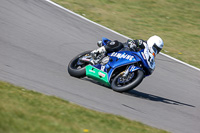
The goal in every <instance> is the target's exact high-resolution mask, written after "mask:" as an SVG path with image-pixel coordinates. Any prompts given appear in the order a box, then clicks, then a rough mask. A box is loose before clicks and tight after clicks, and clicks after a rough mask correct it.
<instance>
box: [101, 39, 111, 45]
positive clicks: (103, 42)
mask: <svg viewBox="0 0 200 133" xmlns="http://www.w3.org/2000/svg"><path fill="white" fill-rule="evenodd" d="M108 41H111V40H109V39H108V38H105V37H102V46H105V45H107V42H108Z"/></svg>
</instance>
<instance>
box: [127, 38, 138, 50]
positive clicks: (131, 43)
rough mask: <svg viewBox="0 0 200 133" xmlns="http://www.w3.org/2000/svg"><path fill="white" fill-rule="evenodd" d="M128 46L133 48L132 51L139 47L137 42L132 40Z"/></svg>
mask: <svg viewBox="0 0 200 133" xmlns="http://www.w3.org/2000/svg"><path fill="white" fill-rule="evenodd" d="M127 44H128V46H129V48H131V49H135V48H136V47H137V46H136V42H135V41H134V40H131V39H129V40H127Z"/></svg>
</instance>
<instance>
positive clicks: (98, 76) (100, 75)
mask: <svg viewBox="0 0 200 133" xmlns="http://www.w3.org/2000/svg"><path fill="white" fill-rule="evenodd" d="M85 69H86V76H87V77H89V78H92V79H94V80H96V81H98V82H100V83H103V84H105V85H106V86H109V87H110V83H109V81H108V74H107V73H106V72H104V71H101V70H99V69H97V68H95V67H93V66H91V65H88V66H86V67H85Z"/></svg>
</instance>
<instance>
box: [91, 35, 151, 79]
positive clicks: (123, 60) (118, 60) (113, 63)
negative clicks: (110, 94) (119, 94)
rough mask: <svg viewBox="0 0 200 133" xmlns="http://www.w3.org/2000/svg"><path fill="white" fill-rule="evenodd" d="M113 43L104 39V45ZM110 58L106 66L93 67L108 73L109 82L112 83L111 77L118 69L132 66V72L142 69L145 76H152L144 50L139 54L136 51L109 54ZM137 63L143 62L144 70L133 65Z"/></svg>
mask: <svg viewBox="0 0 200 133" xmlns="http://www.w3.org/2000/svg"><path fill="white" fill-rule="evenodd" d="M108 41H111V40H109V39H107V38H105V37H102V45H103V46H105V45H107V42H108ZM108 56H109V57H110V61H109V62H108V63H107V64H106V65H101V64H97V65H93V66H94V67H95V68H98V69H99V70H101V71H103V72H106V73H108V80H109V81H110V78H111V75H112V73H113V72H114V70H115V69H116V68H119V67H121V66H124V65H128V64H130V65H131V66H130V67H129V69H130V72H133V71H136V70H138V69H141V70H143V71H144V73H145V76H149V75H151V73H152V72H151V69H150V68H149V66H148V64H147V61H146V58H145V56H144V49H142V50H140V51H139V52H134V51H118V52H113V53H108ZM136 62H142V65H143V66H142V68H140V67H137V66H134V65H132V64H134V63H136Z"/></svg>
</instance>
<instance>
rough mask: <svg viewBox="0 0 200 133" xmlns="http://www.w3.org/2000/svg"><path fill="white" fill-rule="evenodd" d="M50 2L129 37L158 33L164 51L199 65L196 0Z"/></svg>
mask: <svg viewBox="0 0 200 133" xmlns="http://www.w3.org/2000/svg"><path fill="white" fill-rule="evenodd" d="M53 1H54V2H56V3H58V4H60V5H62V6H64V7H66V8H67V9H70V10H72V11H74V12H76V13H78V14H80V15H83V16H84V17H86V18H88V19H90V20H93V21H95V22H97V23H100V24H102V25H104V26H106V27H108V28H111V29H113V30H115V31H117V32H119V33H121V34H124V35H126V36H128V37H130V38H134V39H141V38H142V39H148V38H149V37H150V36H152V35H154V34H156V35H159V36H161V37H162V38H163V40H164V43H165V46H164V49H163V50H162V52H163V53H166V54H168V55H171V56H173V57H175V58H177V59H179V60H182V61H184V62H187V63H189V64H191V65H194V66H196V67H198V68H200V60H199V58H200V52H199V51H200V45H199V41H200V39H199V38H200V2H199V0H190V1H188V0H84V1H83V0H53ZM99 38H101V37H99Z"/></svg>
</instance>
